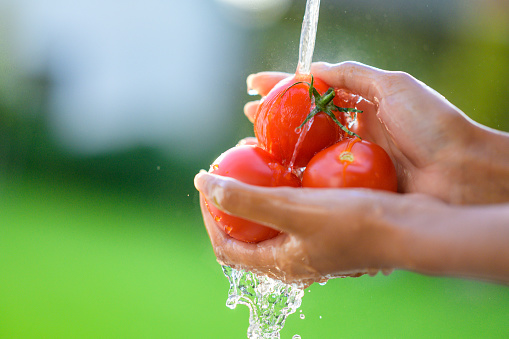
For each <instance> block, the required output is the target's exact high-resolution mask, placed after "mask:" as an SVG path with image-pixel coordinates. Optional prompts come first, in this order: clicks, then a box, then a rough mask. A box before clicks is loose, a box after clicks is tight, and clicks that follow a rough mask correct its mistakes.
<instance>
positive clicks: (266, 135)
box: [254, 74, 347, 167]
mask: <svg viewBox="0 0 509 339" xmlns="http://www.w3.org/2000/svg"><path fill="white" fill-rule="evenodd" d="M299 81H305V82H308V83H311V75H300V74H296V75H292V76H290V77H288V78H286V79H283V80H282V81H280V82H279V83H278V84H276V86H274V88H273V89H272V90H271V91H270V92H269V94H267V96H266V97H264V98H263V99H262V101H261V103H260V106H259V108H258V111H257V113H256V116H255V121H254V131H255V135H256V137H257V139H258V142H259V145H260V146H261V147H262V148H264V149H265V150H267V151H268V152H269V153H271V154H272V155H274V157H275V158H276V159H277V160H278V161H279V162H281V163H282V164H283V165H285V166H292V167H293V166H295V167H304V166H306V164H307V163H308V161H309V160H310V159H311V158H312V157H313V156H314V155H315V154H316V153H317V152H319V151H321V150H322V149H324V148H326V147H328V146H330V145H332V144H334V143H335V142H337V141H338V140H341V139H342V138H343V135H344V134H343V132H342V131H341V129H340V128H339V126H338V125H337V124H335V123H334V121H332V119H330V118H329V117H328V116H327V115H326V114H325V113H319V114H317V115H316V116H315V117H314V119H313V122H312V125H311V127H310V128H309V130H308V131H307V134H306V135H305V136H304V137H303V140H301V141H300V142H299V136H300V134H301V133H305V130H306V128H305V127H304V128H302V130H299V131H296V129H297V128H298V127H299V126H300V125H301V124H302V122H303V121H304V120H305V119H306V117H307V116H308V114H309V113H310V112H311V110H312V109H313V107H314V106H313V105H312V102H311V99H310V97H309V86H308V85H307V84H305V83H300V84H296V85H293V84H295V83H297V82H299ZM292 85H293V86H292ZM313 85H314V87H315V88H316V89H317V90H318V92H319V93H320V94H323V93H325V92H326V91H327V90H328V89H329V86H328V85H327V84H326V83H325V82H323V81H322V80H320V79H317V78H314V84H313ZM290 86H291V87H290ZM333 100H334V103H335V104H336V105H337V106H340V107H347V104H346V103H345V102H344V101H343V100H342V99H341V98H340V97H339V96H337V97H335V98H334V99H333ZM336 117H337V118H338V120H339V121H340V122H341V123H343V124H344V122H345V121H344V118H343V116H342V115H340V114H336ZM297 144H298V148H297V154H296V156H295V159H293V157H294V150H295V148H296V145H297ZM292 160H294V161H293V162H292Z"/></svg>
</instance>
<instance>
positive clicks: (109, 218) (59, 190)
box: [0, 1, 509, 338]
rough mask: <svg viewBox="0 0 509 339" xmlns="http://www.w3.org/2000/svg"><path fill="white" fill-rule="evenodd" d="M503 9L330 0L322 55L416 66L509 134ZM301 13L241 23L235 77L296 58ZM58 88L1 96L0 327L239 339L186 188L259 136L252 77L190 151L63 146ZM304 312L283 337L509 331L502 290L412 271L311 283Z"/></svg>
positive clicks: (14, 331)
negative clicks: (53, 125)
mask: <svg viewBox="0 0 509 339" xmlns="http://www.w3.org/2000/svg"><path fill="white" fill-rule="evenodd" d="M368 3H369V2H368ZM373 3H377V4H378V2H373ZM382 7H383V6H382ZM507 7H508V6H507V4H506V2H504V1H488V2H476V1H466V2H464V3H461V4H460V5H458V6H457V8H455V10H454V15H452V16H448V17H447V18H446V19H445V20H444V19H443V18H442V19H440V20H439V19H436V18H437V17H438V16H439V15H438V14H439V13H437V12H436V11H437V9H436V7H433V8H434V9H433V10H431V9H430V10H429V11H425V10H424V11H423V12H422V13H420V15H417V16H415V17H413V18H410V19H408V18H407V19H405V18H404V17H402V16H401V15H400V13H398V11H397V10H394V9H393V10H389V9H388V10H386V11H384V10H383V9H380V6H373V7H372V8H371V7H370V6H364V7H362V6H360V7H359V6H351V5H349V4H348V3H345V2H340V1H330V2H327V1H322V11H321V17H320V24H319V30H318V37H317V44H316V52H315V57H314V60H325V61H329V62H337V61H342V60H349V59H353V60H357V61H360V62H364V63H367V64H370V65H373V66H377V67H380V68H385V69H391V70H402V71H406V72H409V73H411V74H413V75H414V76H416V77H417V78H419V79H421V80H423V81H424V82H426V83H427V84H429V85H430V86H432V87H433V88H435V89H436V90H438V91H439V92H440V93H442V94H443V95H445V96H446V97H447V98H448V99H449V100H450V101H451V102H452V103H453V104H455V105H456V106H458V107H459V108H461V109H462V110H463V111H464V112H465V113H466V114H468V115H469V116H470V117H472V118H473V119H474V120H476V121H478V122H480V123H482V124H485V125H487V126H490V127H492V128H496V129H499V130H504V131H509V117H508V109H507V98H508V97H509V10H508V8H507ZM425 8H426V7H425ZM303 11H304V1H295V2H294V3H293V5H292V6H291V7H290V9H289V10H288V12H286V13H285V15H284V16H283V17H281V19H280V20H279V21H278V22H276V23H275V24H274V25H270V26H266V27H264V28H258V29H252V30H246V32H245V33H246V35H247V36H249V38H250V39H251V41H252V46H253V48H252V49H251V50H252V51H254V52H253V53H251V54H249V55H245V56H244V57H245V59H246V60H247V65H246V69H245V73H243V74H239V75H238V77H239V78H241V80H240V81H239V82H240V83H243V81H244V78H245V77H246V76H247V75H248V74H249V73H252V72H257V71H261V70H283V71H288V72H291V71H293V70H294V68H295V65H296V58H297V51H298V39H299V34H300V24H301V22H302V16H303ZM232 25H233V24H232ZM232 29H234V27H233V26H232ZM0 76H1V75H0ZM49 85H50V84H49V83H48V81H47V79H28V80H27V84H26V87H24V88H22V89H20V90H24V91H28V92H29V93H30V94H29V98H30V99H31V100H27V101H23V102H20V103H19V104H18V105H17V106H14V107H13V106H12V105H7V104H5V103H3V102H1V101H0V338H243V337H245V333H246V330H247V325H248V311H247V308H245V307H242V306H240V307H239V308H237V309H236V310H230V309H228V308H226V306H225V302H226V296H227V291H228V282H227V280H226V278H225V277H224V276H223V274H222V272H221V269H220V266H219V265H218V264H217V263H216V262H215V258H214V255H213V252H212V249H211V247H210V244H209V242H208V237H207V234H206V232H205V230H204V228H203V225H202V221H201V215H200V211H199V206H198V195H197V192H196V191H195V190H194V188H193V185H192V180H193V177H194V174H195V173H196V172H197V171H198V170H199V169H200V168H206V167H207V166H208V164H209V163H210V162H211V160H213V159H214V158H215V157H216V156H217V155H218V154H219V153H220V152H221V151H223V150H224V149H225V148H226V147H228V146H229V145H233V144H234V143H235V142H236V140H238V139H240V138H242V137H244V136H247V135H252V130H251V126H250V124H249V123H248V122H247V121H246V120H245V119H244V118H243V117H242V114H241V110H242V105H243V104H244V103H245V102H246V101H248V100H250V97H248V96H247V94H245V89H244V88H237V87H235V88H231V89H229V90H228V91H226V93H227V94H225V95H231V98H232V100H234V101H235V102H236V106H237V110H236V111H232V112H230V114H231V121H232V123H231V126H225V130H224V131H218V133H223V134H225V135H226V139H225V140H226V141H225V144H218V145H217V152H216V153H215V154H211V155H210V157H209V158H207V159H203V158H200V159H194V160H193V161H189V160H186V161H182V160H181V159H179V158H176V157H174V158H171V157H167V156H165V155H163V154H162V153H161V152H159V151H157V150H155V149H150V148H146V147H139V148H134V149H131V150H128V151H125V152H122V153H114V154H106V155H102V156H88V157H80V156H77V155H72V154H69V153H67V152H65V151H63V150H62V148H61V147H60V146H59V145H56V144H55V143H54V141H53V139H52V137H51V135H50V134H49V129H48V128H47V121H46V119H45V114H44V112H45V110H46V109H47V107H46V105H45V98H46V96H47V89H48V86H49ZM26 110H31V111H34V112H36V113H37V114H34V115H30V118H27V117H26V115H25V114H21V112H25V111H26ZM211 114H214V112H211ZM34 117H35V118H34ZM423 119H426V117H423ZM480 226H482V225H480ZM301 311H302V314H304V315H305V319H300V317H299V316H297V315H293V316H290V317H289V319H288V321H287V324H286V326H285V328H284V329H283V331H282V333H281V334H282V338H291V337H292V336H293V335H294V334H299V335H301V336H302V338H325V337H329V338H359V337H360V338H363V337H381V338H388V337H391V338H400V337H404V338H408V337H411V338H415V337H450V338H479V337H490V338H507V337H508V336H509V289H507V288H506V287H504V286H500V285H494V284H487V283H482V282H476V281H464V280H459V279H449V278H434V277H425V276H420V275H416V274H412V273H409V272H399V271H397V272H395V273H393V274H392V275H390V276H388V277H385V276H377V277H375V278H370V277H361V278H357V279H336V280H332V281H330V282H328V283H327V284H326V285H325V286H319V285H313V286H311V287H310V288H309V289H308V290H306V292H305V297H304V299H303V304H302V307H301Z"/></svg>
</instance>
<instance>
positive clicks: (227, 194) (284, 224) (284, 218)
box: [194, 171, 311, 234]
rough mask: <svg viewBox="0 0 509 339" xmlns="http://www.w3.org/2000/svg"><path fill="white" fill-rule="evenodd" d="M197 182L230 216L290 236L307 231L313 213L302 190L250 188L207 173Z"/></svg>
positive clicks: (209, 198) (199, 174) (201, 175)
mask: <svg viewBox="0 0 509 339" xmlns="http://www.w3.org/2000/svg"><path fill="white" fill-rule="evenodd" d="M194 183H195V186H196V188H197V189H198V191H200V192H201V193H202V194H203V195H204V196H205V198H206V199H207V201H208V202H209V203H212V204H214V205H215V206H216V207H217V208H219V209H220V210H223V211H225V212H227V213H229V214H232V215H235V216H238V217H241V218H244V219H248V220H251V221H254V222H257V223H261V224H264V225H267V226H269V227H272V228H274V229H277V230H279V231H282V232H286V233H293V234H299V233H301V232H302V231H303V230H305V229H306V227H303V226H302V225H304V224H305V223H306V220H305V219H306V218H309V217H310V216H309V215H310V214H311V213H306V209H307V208H306V205H305V204H304V203H303V200H302V199H301V195H302V191H304V190H303V189H302V188H298V189H297V188H292V187H259V186H253V185H247V184H244V183H242V182H240V181H238V180H235V179H232V178H228V177H223V176H218V175H215V174H210V173H207V172H205V171H202V172H200V173H198V174H197V175H196V177H195V179H194ZM306 214H307V215H308V216H307V217H306ZM309 222H311V220H310V221H309Z"/></svg>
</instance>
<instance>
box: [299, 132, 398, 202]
mask: <svg viewBox="0 0 509 339" xmlns="http://www.w3.org/2000/svg"><path fill="white" fill-rule="evenodd" d="M302 187H322V188H323V187H334V188H341V187H364V188H372V189H379V190H386V191H392V192H397V189H398V181H397V174H396V169H395V168H394V164H393V163H392V160H391V158H390V157H389V155H388V154H387V153H386V152H385V150H384V149H383V148H382V147H380V146H378V145H377V144H374V143H371V142H369V141H366V140H362V141H361V140H360V139H357V138H349V139H345V140H343V141H340V142H338V143H336V144H334V145H332V146H330V147H328V148H326V149H324V150H323V151H321V152H319V153H317V154H316V155H315V156H314V157H313V158H312V159H311V160H310V161H309V163H308V165H307V167H306V170H305V171H304V174H303V176H302Z"/></svg>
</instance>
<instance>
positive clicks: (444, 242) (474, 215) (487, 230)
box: [392, 204, 509, 284]
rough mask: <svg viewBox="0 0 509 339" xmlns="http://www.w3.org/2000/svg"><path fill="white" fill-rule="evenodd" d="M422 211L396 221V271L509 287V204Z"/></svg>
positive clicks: (445, 206)
mask: <svg viewBox="0 0 509 339" xmlns="http://www.w3.org/2000/svg"><path fill="white" fill-rule="evenodd" d="M418 209H419V208H416V209H413V211H409V213H414V212H418V213H414V216H410V218H408V217H409V215H406V216H401V218H396V219H393V221H394V227H395V228H396V229H397V232H396V234H397V237H396V240H395V243H393V244H392V245H393V246H394V248H397V249H398V250H397V251H393V254H396V256H395V257H393V258H392V260H393V261H394V266H395V268H400V269H405V270H410V271H415V272H419V273H423V274H429V275H438V276H455V277H465V278H474V279H480V280H487V281H493V282H499V283H505V284H509V204H500V205H491V206H485V207H482V206H475V207H459V206H453V207H451V206H447V205H444V206H442V207H438V208H433V209H428V213H426V214H422V213H419V211H417V210H418ZM409 220H411V221H409Z"/></svg>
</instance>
